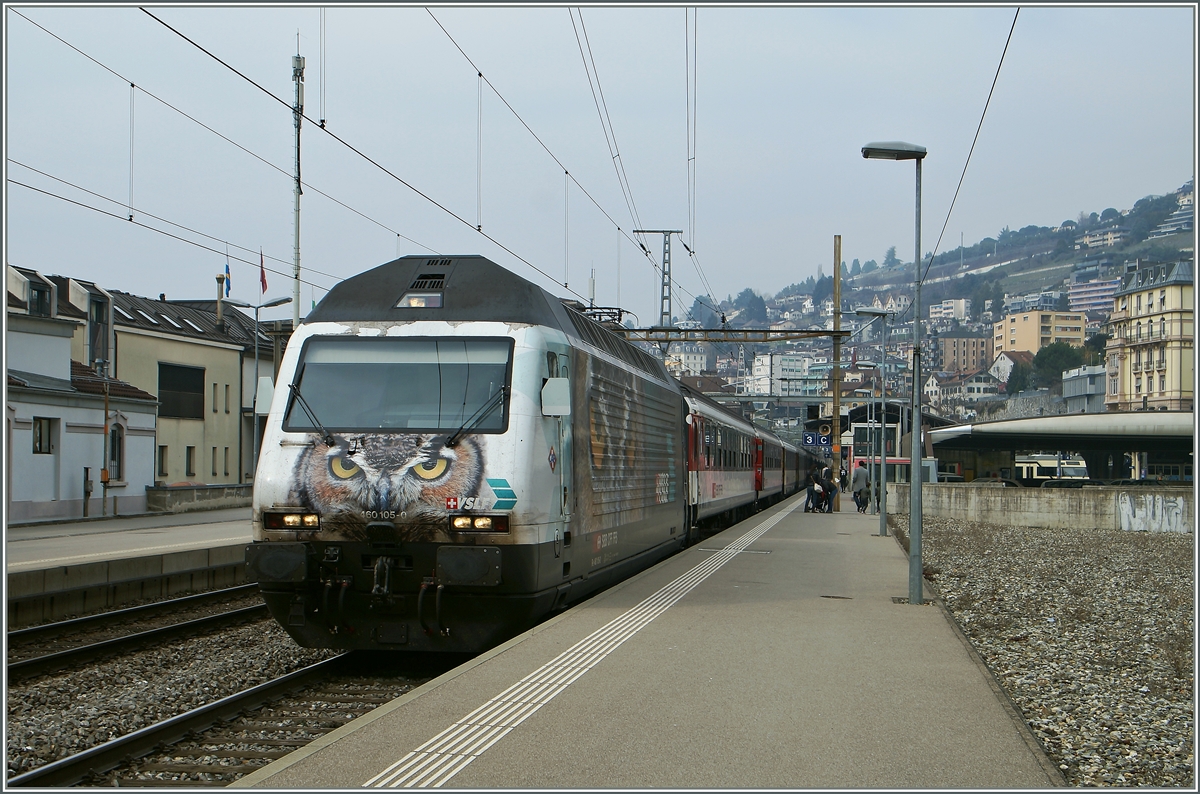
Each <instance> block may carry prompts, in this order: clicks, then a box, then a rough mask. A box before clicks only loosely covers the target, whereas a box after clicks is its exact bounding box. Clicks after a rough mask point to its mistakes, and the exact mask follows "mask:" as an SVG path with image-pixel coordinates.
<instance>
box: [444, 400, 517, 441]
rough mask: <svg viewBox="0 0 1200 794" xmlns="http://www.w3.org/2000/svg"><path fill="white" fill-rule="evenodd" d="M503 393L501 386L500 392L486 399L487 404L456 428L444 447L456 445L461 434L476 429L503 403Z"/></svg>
mask: <svg viewBox="0 0 1200 794" xmlns="http://www.w3.org/2000/svg"><path fill="white" fill-rule="evenodd" d="M505 391H506V389H505V387H503V386H501V387H500V391H498V392H496V393H495V394H493V395H492V396H491V397H490V398H488V401H487V402H485V403H484V404H483V405H481V406H479V408H478V409H477V410H476V411H475V413H473V414H471V418H469V419H468V420H467V421H465V422H463V424H462V427H460V428H458V430H455V431H454V435H452V436H450V438H448V439H446V446H448V447H452V446H454V445H455V444H457V443H458V438H459V436H461V435H462V434H463V433H465V432H466V431H468V430H473V429H474V428H475V427H476V425H478V424H479V423H480V422H482V421H483V420H484V419H486V418H487V415H488V414H490V413H491V412H492V411H494V410H495V409H496V406H497V405H500V403H501V402H503V401H504V392H505Z"/></svg>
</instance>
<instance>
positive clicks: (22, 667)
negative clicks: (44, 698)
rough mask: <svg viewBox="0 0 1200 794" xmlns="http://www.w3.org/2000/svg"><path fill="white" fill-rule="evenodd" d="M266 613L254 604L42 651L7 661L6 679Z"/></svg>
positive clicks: (50, 669)
mask: <svg viewBox="0 0 1200 794" xmlns="http://www.w3.org/2000/svg"><path fill="white" fill-rule="evenodd" d="M266 615H267V605H266V604H257V605H255V606H252V607H244V608H242V609H235V610H232V611H230V612H222V613H221V614H219V615H209V616H207V617H203V618H197V619H195V620H188V621H184V622H183V623H174V624H172V625H170V626H162V627H161V628H157V629H148V630H147V631H140V632H138V633H137V634H130V635H128V636H126V637H114V638H113V639H111V640H104V641H102V642H96V643H92V644H91V645H81V646H80V647H78V648H71V649H69V650H65V651H58V652H56V653H50V654H46V655H45V656H35V657H33V658H32V659H23V660H21V661H19V662H10V663H9V664H8V680H9V682H10V683H11V682H13V681H19V680H24V679H27V678H32V677H33V676H37V675H43V674H45V673H52V672H55V671H56V670H61V669H63V668H64V667H69V666H71V665H72V664H74V663H76V662H78V661H80V660H82V659H85V658H86V659H91V658H95V657H96V656H97V655H99V654H107V653H112V652H114V651H120V650H124V649H127V648H131V647H134V646H138V645H142V644H145V643H147V642H150V641H156V642H158V641H162V640H165V639H169V638H171V637H177V636H180V635H189V634H195V633H196V632H199V631H203V630H204V629H208V628H212V627H214V626H220V625H224V624H227V623H236V622H239V621H243V620H247V619H250V618H254V617H258V616H263V617H265V616H266Z"/></svg>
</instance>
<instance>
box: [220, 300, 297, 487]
mask: <svg viewBox="0 0 1200 794" xmlns="http://www.w3.org/2000/svg"><path fill="white" fill-rule="evenodd" d="M221 301H222V302H223V303H225V304H227V305H229V306H237V307H238V308H241V309H254V394H253V395H252V396H251V397H250V418H251V421H252V422H253V423H254V447H253V450H252V451H251V453H250V454H251V457H250V463H251V464H252V466H253V471H254V477H255V479H257V478H258V311H259V309H269V308H271V307H272V306H282V305H283V304H285V303H291V302H292V299H291V298H290V297H289V298H274V299H273V300H269V301H267V302H266V303H260V304H258V305H257V306H256V305H254V304H252V303H247V302H246V301H242V300H238V299H237V298H221Z"/></svg>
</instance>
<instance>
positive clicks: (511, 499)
mask: <svg viewBox="0 0 1200 794" xmlns="http://www.w3.org/2000/svg"><path fill="white" fill-rule="evenodd" d="M487 484H488V485H489V486H491V489H492V493H494V494H495V495H496V503H495V504H494V505H492V509H493V510H512V509H513V507H514V506H515V505H516V504H517V492H516V491H514V490H513V489H512V486H510V485H509V484H508V480H505V479H501V478H499V477H497V478H495V479H493V478H491V477H489V478H488V481H487Z"/></svg>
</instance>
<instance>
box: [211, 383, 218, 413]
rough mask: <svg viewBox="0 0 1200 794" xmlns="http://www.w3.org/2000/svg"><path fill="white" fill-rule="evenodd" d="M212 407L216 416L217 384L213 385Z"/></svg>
mask: <svg viewBox="0 0 1200 794" xmlns="http://www.w3.org/2000/svg"><path fill="white" fill-rule="evenodd" d="M212 407H213V413H214V414H215V413H216V412H217V384H215V383H214V384H213V399H212Z"/></svg>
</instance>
